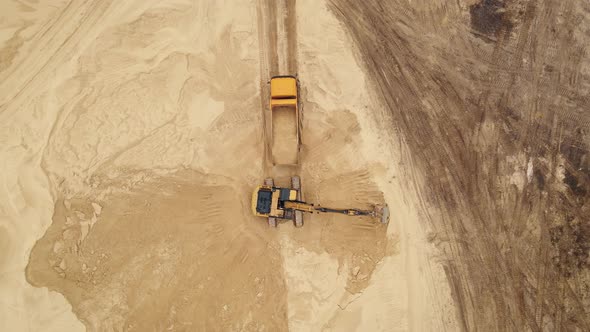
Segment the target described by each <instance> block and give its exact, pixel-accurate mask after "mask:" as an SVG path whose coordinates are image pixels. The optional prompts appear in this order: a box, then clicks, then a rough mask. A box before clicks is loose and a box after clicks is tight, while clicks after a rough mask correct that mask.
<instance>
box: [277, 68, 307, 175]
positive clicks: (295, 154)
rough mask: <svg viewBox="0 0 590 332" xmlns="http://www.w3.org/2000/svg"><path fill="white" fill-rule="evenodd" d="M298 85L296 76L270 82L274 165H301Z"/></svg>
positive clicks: (278, 77) (283, 77)
mask: <svg viewBox="0 0 590 332" xmlns="http://www.w3.org/2000/svg"><path fill="white" fill-rule="evenodd" d="M297 92H298V83H297V78H296V77H294V76H274V77H272V78H271V80H270V111H271V112H270V113H271V120H272V121H270V123H271V127H272V128H271V133H272V137H271V140H270V142H271V148H272V162H273V164H274V165H297V164H298V163H299V146H300V138H299V130H300V128H299V105H298V99H297V98H298V96H297Z"/></svg>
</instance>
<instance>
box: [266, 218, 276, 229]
mask: <svg viewBox="0 0 590 332" xmlns="http://www.w3.org/2000/svg"><path fill="white" fill-rule="evenodd" d="M268 225H269V226H270V227H277V218H275V217H268Z"/></svg>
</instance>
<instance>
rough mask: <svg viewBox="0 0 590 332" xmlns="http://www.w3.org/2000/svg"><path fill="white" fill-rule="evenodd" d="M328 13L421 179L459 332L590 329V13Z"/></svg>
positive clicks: (395, 4)
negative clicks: (342, 29)
mask: <svg viewBox="0 0 590 332" xmlns="http://www.w3.org/2000/svg"><path fill="white" fill-rule="evenodd" d="M331 4H332V9H333V10H334V12H335V13H338V15H339V17H340V20H341V22H342V23H343V24H344V25H346V27H347V29H348V31H349V32H350V33H351V35H352V36H353V37H354V39H355V41H356V43H357V48H358V52H359V54H360V56H361V57H362V60H363V62H364V66H365V68H366V70H367V71H368V73H369V76H370V78H371V81H372V84H373V86H374V87H375V89H376V91H377V93H378V96H379V98H381V100H383V102H384V103H385V104H386V105H387V107H386V108H385V112H386V116H387V117H388V118H389V119H390V120H389V121H390V125H391V126H392V127H395V128H398V130H399V132H400V133H401V135H402V137H403V138H404V140H405V142H406V143H407V144H408V147H409V150H410V153H411V158H412V160H413V163H414V165H415V166H416V169H415V172H416V173H419V174H420V175H422V176H424V182H423V188H424V189H423V200H424V202H425V204H427V205H429V206H431V207H432V208H433V211H432V212H431V213H430V217H429V220H430V224H431V225H432V227H433V228H434V229H435V232H433V234H432V235H431V241H433V242H434V243H436V244H437V245H438V247H439V248H441V249H443V250H444V252H445V254H446V256H447V259H448V263H447V264H445V266H446V267H445V270H446V273H447V277H448V280H449V282H450V283H451V284H452V285H453V294H454V298H455V301H456V303H457V305H458V306H459V309H460V310H459V313H460V315H461V316H460V321H461V322H462V324H463V328H464V329H465V330H485V331H492V330H495V331H505V330H533V331H541V330H564V331H565V330H567V331H571V330H588V329H590V325H589V324H590V321H589V320H588V317H589V315H588V313H589V312H590V302H589V299H590V294H589V291H588V289H589V288H588V287H589V285H590V264H589V260H588V257H589V256H588V255H589V249H590V228H589V227H588V222H587V221H588V220H590V214H589V211H590V210H589V209H588V208H589V205H588V202H590V200H589V196H588V195H589V194H590V192H589V191H588V188H589V185H590V182H589V179H590V178H589V175H590V164H589V159H588V155H589V154H588V149H589V145H590V140H589V137H588V132H589V130H590V127H589V126H590V116H589V113H588V112H587V109H588V106H589V104H588V93H589V92H590V90H589V89H590V74H589V71H588V68H590V67H588V66H589V65H590V59H589V58H588V55H587V54H588V53H587V45H589V42H590V38H589V36H588V34H587V33H584V32H583V31H584V29H587V27H588V25H587V24H588V23H589V17H590V7H588V5H587V4H583V3H582V2H576V1H553V0H546V1H479V2H476V1H468V2H464V1H458V2H452V3H451V2H447V3H444V4H442V3H440V4H438V3H436V4H435V3H428V2H422V1H418V2H417V3H414V2H413V3H412V5H409V3H408V2H405V1H392V2H388V3H387V4H385V3H383V2H382V1H364V2H360V1H352V0H332V1H331ZM426 17H427V18H428V19H425V18H426ZM508 317H509V318H510V319H507V318H508Z"/></svg>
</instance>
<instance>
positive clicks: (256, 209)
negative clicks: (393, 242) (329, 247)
mask: <svg viewBox="0 0 590 332" xmlns="http://www.w3.org/2000/svg"><path fill="white" fill-rule="evenodd" d="M252 212H253V213H254V215H255V216H258V217H265V218H267V220H268V224H269V226H272V227H277V224H278V220H280V219H283V220H292V221H293V224H294V225H295V227H301V226H303V214H304V213H339V214H344V215H347V216H370V217H373V218H378V219H379V220H380V221H381V223H383V224H387V223H388V222H389V207H388V206H387V205H383V206H374V208H373V209H372V210H361V209H334V208H328V207H323V206H319V205H318V206H316V205H314V204H311V203H306V202H304V201H303V200H302V196H301V178H299V176H293V177H291V188H281V187H275V185H274V180H273V179H272V178H267V179H266V180H264V185H261V186H258V187H257V188H256V189H255V190H254V193H253V194H252Z"/></svg>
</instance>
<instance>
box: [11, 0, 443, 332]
mask: <svg viewBox="0 0 590 332" xmlns="http://www.w3.org/2000/svg"><path fill="white" fill-rule="evenodd" d="M258 5H260V4H259V2H256V1H251V0H235V1H231V3H230V2H227V3H226V2H223V3H222V2H199V3H198V4H191V3H185V2H169V3H166V4H164V3H160V2H146V1H125V2H110V1H95V2H84V1H72V2H71V3H69V4H66V3H65V2H64V3H59V4H56V5H55V7H46V8H44V7H43V5H42V4H36V5H35V6H32V7H30V8H29V7H27V6H26V5H19V4H17V3H16V2H15V5H6V4H4V5H2V6H5V7H6V8H3V11H2V12H3V13H4V14H1V15H4V16H5V19H4V20H3V21H2V22H3V23H1V26H0V28H1V29H2V30H1V31H2V34H0V42H2V44H0V54H2V56H1V57H0V61H1V62H0V89H1V91H2V94H1V95H0V98H1V99H0V107H1V108H0V120H1V121H0V123H1V124H2V125H1V126H2V128H1V130H0V135H2V136H0V142H1V143H2V144H1V147H0V149H1V150H0V160H1V161H2V163H1V164H0V167H1V169H0V173H1V174H2V175H3V176H2V177H1V178H0V184H1V186H0V188H3V189H2V191H0V245H1V248H2V249H3V250H2V251H0V255H1V256H0V276H1V277H0V278H1V279H0V298H2V303H1V306H0V330H14V331H18V330H27V329H28V330H44V331H74V330H83V329H84V328H86V329H88V330H91V331H103V330H110V329H114V330H128V331H145V330H148V329H156V330H178V331H182V330H248V331H250V330H252V331H253V330H257V331H258V330H263V331H283V330H287V329H289V330H293V331H309V330H335V331H343V330H358V331H368V330H389V331H391V330H407V329H413V330H437V329H447V330H455V321H454V317H455V312H454V307H453V305H452V301H451V296H450V295H451V294H450V289H449V286H448V285H447V284H446V282H445V279H444V271H443V270H442V267H441V265H440V264H438V262H437V261H436V259H435V258H433V255H435V251H434V248H433V247H432V245H431V244H429V243H428V242H427V241H426V235H425V234H426V233H427V231H428V230H426V229H423V228H422V226H421V225H424V223H422V222H421V220H420V215H419V213H418V212H417V211H418V210H420V203H419V199H418V194H417V193H416V191H415V187H414V186H413V182H412V181H413V180H414V179H415V177H416V176H417V175H411V176H410V174H407V173H405V172H404V171H403V169H404V168H405V167H408V166H410V167H411V165H410V164H408V163H409V159H407V158H405V157H404V153H405V152H404V150H403V144H400V142H399V141H398V139H397V137H396V136H395V135H394V134H393V133H391V132H390V131H388V130H387V128H385V127H384V126H383V123H384V121H383V120H384V119H382V118H379V117H378V116H377V114H383V113H381V112H379V113H378V112H374V110H375V109H379V108H381V107H383V106H381V105H379V104H378V103H377V102H376V101H375V100H376V99H375V98H374V96H373V94H372V92H371V89H370V88H369V86H368V85H367V83H366V79H365V77H364V73H363V72H362V70H361V69H360V66H359V64H358V61H357V59H356V57H355V53H354V49H353V47H352V41H351V40H350V39H349V38H348V37H347V35H346V34H345V33H344V29H343V27H342V26H341V25H340V24H339V23H338V21H337V20H336V19H335V17H334V16H333V15H332V13H331V12H329V11H328V10H327V8H326V5H325V4H324V3H323V1H320V2H318V1H311V0H305V1H303V0H301V1H297V5H296V11H297V20H298V24H297V36H298V37H297V38H298V51H297V55H298V60H299V73H298V74H299V78H300V80H301V82H302V95H301V99H302V105H303V111H302V112H303V121H302V125H303V126H302V128H303V129H302V144H303V145H302V153H301V156H300V158H301V167H300V170H299V172H300V175H301V177H302V180H303V194H304V198H305V199H306V200H308V201H310V202H314V203H318V204H321V205H324V206H332V207H357V208H366V209H368V208H371V205H372V204H375V203H378V204H383V203H387V204H389V206H390V208H391V211H392V213H391V223H390V225H389V226H385V225H382V224H379V223H378V222H377V221H375V220H371V219H369V218H350V217H346V216H340V215H306V216H305V217H306V219H305V221H306V225H305V227H303V228H301V229H295V228H294V227H292V226H291V224H283V225H280V227H279V228H278V229H269V228H268V227H267V225H266V222H265V220H263V219H259V218H255V217H253V216H251V211H250V195H251V190H252V189H253V188H254V187H255V186H256V185H258V184H260V183H261V182H262V180H263V178H264V175H265V173H264V172H265V171H264V169H265V167H264V166H265V165H264V156H265V144H264V142H263V140H262V138H263V136H264V135H263V130H264V129H263V127H264V126H263V110H261V109H260V107H261V106H260V105H261V98H262V100H263V101H264V102H263V103H262V104H267V99H266V98H268V96H266V95H261V94H260V81H261V80H262V78H261V75H260V68H262V66H261V63H262V62H263V61H262V60H263V59H261V57H262V55H261V54H262V52H261V51H260V50H259V45H261V43H260V41H259V34H258V25H257V24H258V22H257V19H258V18H259V13H260V11H258V10H257V6H258ZM4 9H5V10H4ZM8 17H10V19H8ZM262 44H264V43H262ZM285 158H291V159H292V158H293V156H291V155H289V156H286V157H285Z"/></svg>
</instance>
